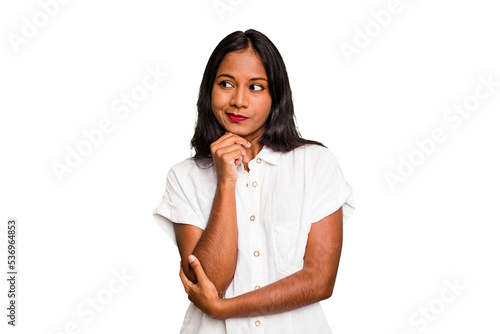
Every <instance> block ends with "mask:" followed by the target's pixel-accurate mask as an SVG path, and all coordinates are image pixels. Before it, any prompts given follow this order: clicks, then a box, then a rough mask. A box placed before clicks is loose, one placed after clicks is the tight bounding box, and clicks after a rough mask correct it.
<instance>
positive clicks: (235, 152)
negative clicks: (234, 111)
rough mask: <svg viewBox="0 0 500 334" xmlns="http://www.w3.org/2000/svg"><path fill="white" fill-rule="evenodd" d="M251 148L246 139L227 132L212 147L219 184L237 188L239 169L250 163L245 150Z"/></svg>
mask: <svg viewBox="0 0 500 334" xmlns="http://www.w3.org/2000/svg"><path fill="white" fill-rule="evenodd" d="M250 146H251V144H250V143H249V142H248V141H247V140H246V139H244V138H242V137H240V136H238V135H235V134H234V133H231V132H226V133H225V134H224V135H222V136H221V137H220V138H219V139H217V140H216V141H214V142H213V143H212V144H211V145H210V150H211V151H212V157H213V160H214V165H215V170H216V171H217V181H218V183H219V184H224V185H227V184H230V185H233V186H236V181H237V180H238V170H237V167H238V165H239V164H240V163H242V162H244V163H247V162H249V161H250V160H249V158H248V156H247V152H246V150H245V147H250Z"/></svg>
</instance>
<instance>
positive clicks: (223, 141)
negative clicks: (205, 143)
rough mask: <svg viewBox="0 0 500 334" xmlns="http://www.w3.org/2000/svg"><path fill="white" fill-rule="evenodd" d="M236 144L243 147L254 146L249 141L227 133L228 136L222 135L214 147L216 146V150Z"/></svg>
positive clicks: (214, 143)
mask: <svg viewBox="0 0 500 334" xmlns="http://www.w3.org/2000/svg"><path fill="white" fill-rule="evenodd" d="M235 143H236V144H240V145H243V146H245V147H250V146H252V144H250V142H249V141H248V140H246V139H245V138H243V137H240V136H238V135H235V134H233V133H231V132H227V133H226V134H224V135H222V136H221V137H220V138H219V139H217V140H216V141H214V142H213V143H212V145H213V146H214V148H218V147H219V146H221V147H224V146H228V145H231V144H235Z"/></svg>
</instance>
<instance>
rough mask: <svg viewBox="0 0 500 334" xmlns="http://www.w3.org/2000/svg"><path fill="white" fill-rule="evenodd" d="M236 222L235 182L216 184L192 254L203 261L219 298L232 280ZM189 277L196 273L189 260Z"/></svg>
mask: <svg viewBox="0 0 500 334" xmlns="http://www.w3.org/2000/svg"><path fill="white" fill-rule="evenodd" d="M237 249H238V225H237V220H236V199H235V187H234V185H222V184H219V185H218V186H217V190H216V192H215V196H214V201H213V204H212V210H211V212H210V217H209V220H208V222H207V226H206V228H205V230H204V232H203V234H202V236H201V238H200V240H199V241H198V244H197V245H196V247H195V249H194V251H193V254H194V255H195V256H196V257H197V258H198V259H200V261H201V263H203V269H204V270H205V273H206V274H207V276H208V277H209V278H210V280H211V281H212V282H213V283H214V285H215V287H216V288H217V292H218V294H219V296H220V297H221V298H222V297H223V296H224V293H225V291H226V289H227V287H228V286H229V284H230V283H231V281H232V279H233V276H234V271H235V268H236V257H237ZM186 269H188V271H189V274H190V275H187V276H188V278H189V279H190V280H191V281H193V282H195V283H196V276H195V275H194V273H193V271H192V269H191V268H190V266H189V264H188V263H185V267H184V272H186Z"/></svg>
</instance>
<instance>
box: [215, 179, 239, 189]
mask: <svg viewBox="0 0 500 334" xmlns="http://www.w3.org/2000/svg"><path fill="white" fill-rule="evenodd" d="M217 188H218V189H219V191H231V190H234V189H235V188H236V180H235V181H221V180H219V181H218V182H217Z"/></svg>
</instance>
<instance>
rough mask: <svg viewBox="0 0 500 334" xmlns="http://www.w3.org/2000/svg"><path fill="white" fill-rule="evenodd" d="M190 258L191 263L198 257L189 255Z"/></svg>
mask: <svg viewBox="0 0 500 334" xmlns="http://www.w3.org/2000/svg"><path fill="white" fill-rule="evenodd" d="M188 260H189V263H193V262H194V260H196V257H195V256H194V255H189V256H188Z"/></svg>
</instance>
